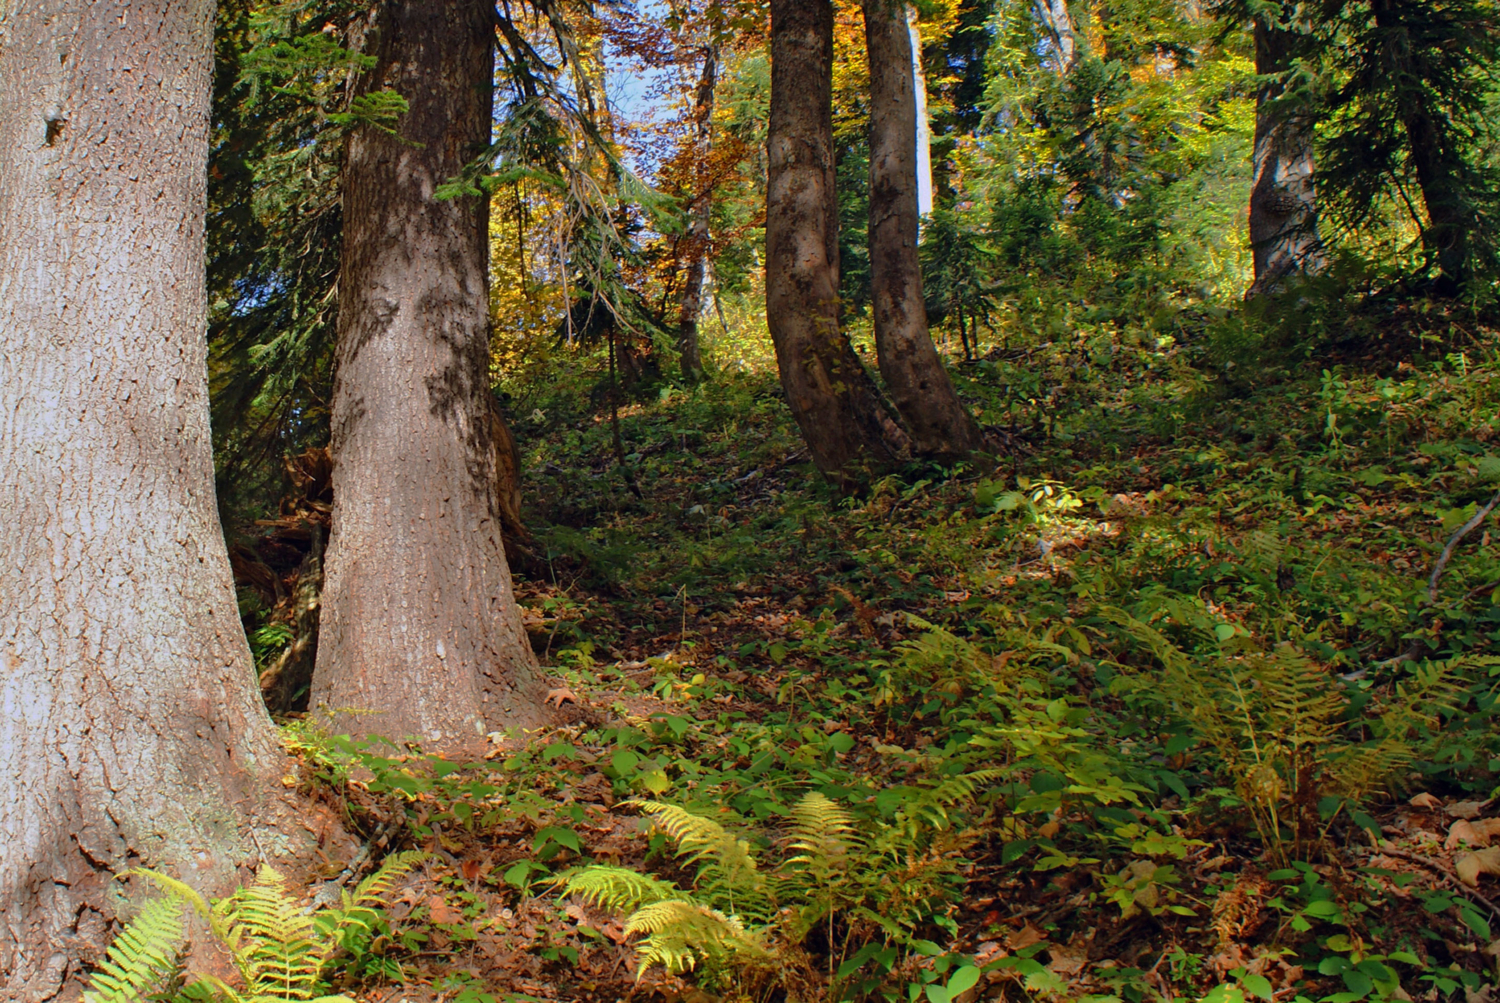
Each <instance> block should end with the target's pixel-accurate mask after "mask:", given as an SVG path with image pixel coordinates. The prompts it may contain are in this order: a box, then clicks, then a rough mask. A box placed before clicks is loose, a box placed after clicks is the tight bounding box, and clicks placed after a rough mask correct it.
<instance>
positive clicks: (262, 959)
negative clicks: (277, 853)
mask: <svg viewBox="0 0 1500 1003" xmlns="http://www.w3.org/2000/svg"><path fill="white" fill-rule="evenodd" d="M225 903H226V905H227V908H226V909H225V915H226V917H227V918H228V920H229V922H230V924H231V925H230V930H231V933H232V935H233V939H232V940H231V941H230V943H231V945H238V944H239V942H240V940H241V939H242V938H243V940H244V941H245V944H244V946H243V947H239V946H235V949H234V955H235V962H236V964H237V965H238V966H239V969H240V974H241V975H242V976H244V979H245V987H246V989H247V990H248V991H249V993H250V994H251V995H252V996H274V997H275V998H277V999H284V1000H310V999H312V998H313V996H314V993H315V990H316V988H317V986H318V975H319V972H320V971H321V970H322V967H323V961H324V959H325V958H326V956H327V954H328V951H329V950H331V947H332V945H330V944H327V943H323V944H320V943H319V942H318V941H319V939H321V938H317V932H316V930H315V929H314V926H313V920H312V917H310V916H308V915H305V914H304V913H303V912H302V910H301V909H299V908H298V906H297V903H296V902H295V901H294V900H293V899H292V898H291V896H290V895H289V894H288V893H287V889H286V879H285V878H284V877H282V875H281V874H280V872H278V871H277V870H276V869H275V868H273V867H271V866H270V865H269V864H266V865H262V866H261V869H260V873H259V874H257V875H256V877H255V882H254V883H253V884H250V885H246V886H245V887H244V888H241V889H240V890H239V891H237V892H235V893H234V894H233V895H232V896H230V897H229V898H228V899H226V900H225Z"/></svg>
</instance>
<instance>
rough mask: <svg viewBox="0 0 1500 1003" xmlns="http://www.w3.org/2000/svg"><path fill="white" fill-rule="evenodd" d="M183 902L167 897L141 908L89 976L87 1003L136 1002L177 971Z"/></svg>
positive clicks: (84, 996) (153, 900) (85, 998)
mask: <svg viewBox="0 0 1500 1003" xmlns="http://www.w3.org/2000/svg"><path fill="white" fill-rule="evenodd" d="M181 941H182V905H181V903H179V902H177V901H175V900H173V899H167V898H159V899H152V900H150V901H149V902H147V903H146V904H145V905H143V906H142V907H141V911H140V912H139V913H137V914H136V915H135V917H134V918H133V919H131V920H130V922H128V923H126V924H125V928H124V929H123V930H121V931H120V933H119V935H118V936H116V937H115V939H114V942H113V943H111V944H110V945H109V949H108V950H107V951H106V952H105V954H106V957H107V959H108V960H106V961H104V962H103V963H101V964H100V965H99V970H98V971H96V972H94V974H93V975H91V976H90V977H89V988H88V990H87V991H86V992H85V993H84V994H83V999H84V1003H134V1001H136V1000H139V999H143V998H144V997H145V996H146V995H147V993H148V992H149V991H150V990H151V989H153V988H155V987H157V986H159V985H160V984H161V983H162V982H163V981H164V980H165V979H166V978H167V977H168V976H169V975H172V974H173V973H175V972H176V970H177V947H178V945H179V944H180V943H181Z"/></svg>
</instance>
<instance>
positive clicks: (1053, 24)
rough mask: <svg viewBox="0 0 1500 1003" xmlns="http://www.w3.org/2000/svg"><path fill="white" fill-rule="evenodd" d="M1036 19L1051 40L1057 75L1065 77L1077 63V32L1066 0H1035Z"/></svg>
mask: <svg viewBox="0 0 1500 1003" xmlns="http://www.w3.org/2000/svg"><path fill="white" fill-rule="evenodd" d="M1035 5H1036V16H1037V20H1038V21H1040V22H1041V23H1042V27H1043V28H1044V29H1045V30H1046V32H1047V37H1048V38H1049V39H1050V40H1051V42H1052V51H1053V54H1054V56H1055V58H1056V61H1057V75H1058V76H1060V77H1065V76H1067V75H1068V74H1069V73H1072V72H1073V67H1074V66H1076V65H1077V64H1078V34H1077V32H1076V31H1074V29H1073V16H1072V14H1070V13H1069V12H1068V2H1067V0H1035Z"/></svg>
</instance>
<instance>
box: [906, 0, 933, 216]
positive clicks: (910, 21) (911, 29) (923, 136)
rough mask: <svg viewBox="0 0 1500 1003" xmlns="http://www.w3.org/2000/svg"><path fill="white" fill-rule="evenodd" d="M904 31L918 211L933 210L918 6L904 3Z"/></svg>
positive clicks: (930, 157) (928, 129) (924, 212)
mask: <svg viewBox="0 0 1500 1003" xmlns="http://www.w3.org/2000/svg"><path fill="white" fill-rule="evenodd" d="M906 26H907V34H909V35H910V36H911V39H910V44H911V75H912V79H913V80H914V81H915V82H916V86H915V87H914V88H913V90H914V91H915V93H916V96H917V212H918V214H919V215H922V216H925V215H927V214H928V213H930V212H932V123H931V119H930V118H929V117H928V115H927V72H926V71H925V70H924V69H923V68H922V31H921V29H920V28H918V27H917V9H916V8H915V7H912V6H911V5H909V4H908V5H907V6H906Z"/></svg>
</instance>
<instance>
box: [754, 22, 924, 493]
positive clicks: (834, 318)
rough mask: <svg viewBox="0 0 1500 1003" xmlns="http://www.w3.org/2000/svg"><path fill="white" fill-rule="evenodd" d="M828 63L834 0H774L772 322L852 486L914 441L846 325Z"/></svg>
mask: <svg viewBox="0 0 1500 1003" xmlns="http://www.w3.org/2000/svg"><path fill="white" fill-rule="evenodd" d="M832 59H833V6H832V3H831V0H772V3H771V114H770V123H769V135H768V137H767V143H766V145H767V155H768V162H769V163H768V167H769V185H768V187H767V190H766V319H767V322H768V323H769V326H770V328H771V340H772V341H773V342H774V343H775V346H776V363H777V368H778V369H779V370H780V373H781V386H782V389H783V390H784V391H785V393H786V398H787V403H788V404H789V405H790V406H791V409H792V415H793V417H795V418H796V420H797V425H798V427H799V428H800V429H801V430H802V437H803V438H804V439H805V440H806V441H807V446H808V451H809V452H810V453H811V455H812V458H813V462H814V463H816V464H817V466H818V469H819V470H821V471H822V472H823V474H824V475H825V476H827V477H828V478H830V479H831V480H833V481H834V482H835V483H838V484H840V485H844V486H847V485H850V484H852V483H854V482H857V481H858V480H859V479H860V478H861V477H862V476H863V475H864V474H865V473H866V472H868V470H869V469H870V468H879V467H882V466H886V465H888V464H890V463H892V462H893V461H896V460H899V459H901V458H902V457H903V456H904V455H905V454H906V451H907V450H908V448H909V442H908V441H907V438H906V435H905V434H904V433H903V432H902V431H901V429H900V428H898V427H897V426H896V425H895V423H894V422H893V421H892V420H891V418H890V416H889V415H887V414H886V412H885V408H884V406H883V405H882V403H881V401H880V396H879V394H878V393H877V391H876V389H875V386H874V384H873V383H872V382H871V380H870V377H869V374H868V373H866V372H865V370H864V367H863V366H861V365H860V362H859V359H858V358H857V357H856V356H855V354H854V350H853V349H852V348H851V347H850V346H849V339H848V338H846V337H845V336H844V335H843V333H842V332H841V331H840V330H839V323H838V288H839V274H838V272H839V269H838V201H837V196H836V193H835V190H834V164H833V108H832V90H833V62H832Z"/></svg>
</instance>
